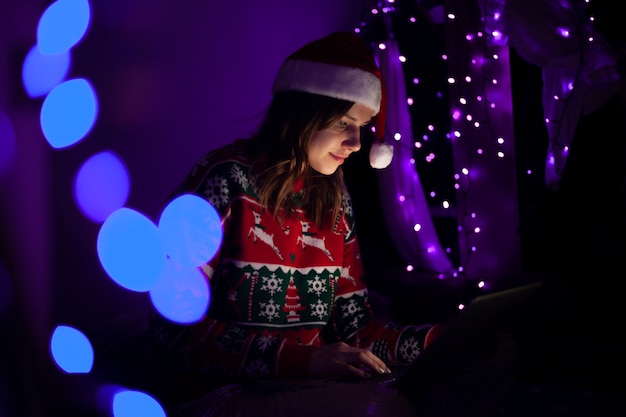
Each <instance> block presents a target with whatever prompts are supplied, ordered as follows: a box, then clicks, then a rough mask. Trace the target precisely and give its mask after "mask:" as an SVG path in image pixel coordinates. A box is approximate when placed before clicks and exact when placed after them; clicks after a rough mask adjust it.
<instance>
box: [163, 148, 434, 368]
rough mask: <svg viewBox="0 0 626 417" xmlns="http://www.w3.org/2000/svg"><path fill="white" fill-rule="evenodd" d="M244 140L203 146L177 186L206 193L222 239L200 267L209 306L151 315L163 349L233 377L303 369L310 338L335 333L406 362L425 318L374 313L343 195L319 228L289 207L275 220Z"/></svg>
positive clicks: (334, 337)
mask: <svg viewBox="0 0 626 417" xmlns="http://www.w3.org/2000/svg"><path fill="white" fill-rule="evenodd" d="M249 167H250V159H249V157H248V155H247V142H246V140H238V141H236V142H234V143H233V144H230V145H227V146H224V147H222V148H220V149H217V150H214V151H211V152H209V153H208V154H207V155H206V156H205V157H204V158H202V159H201V160H200V161H199V162H198V163H197V164H196V165H195V166H194V167H193V169H192V171H191V172H190V174H189V175H188V177H187V178H186V179H185V181H184V182H183V184H182V185H181V187H179V189H178V190H177V191H176V193H175V194H176V195H180V194H182V193H193V194H196V195H199V196H202V197H203V198H205V199H206V200H207V201H208V202H210V203H211V204H212V205H213V206H214V207H215V209H216V210H217V211H218V213H219V214H220V217H221V220H222V226H223V229H224V241H223V242H222V245H221V247H220V250H219V252H218V254H216V256H215V257H214V258H213V259H212V260H211V261H210V262H209V263H208V264H206V265H204V266H202V267H201V270H202V271H203V272H204V274H205V276H206V277H207V279H208V280H209V283H210V286H211V302H210V307H209V311H208V312H207V314H206V316H205V317H204V318H203V320H201V321H200V322H198V323H196V324H193V325H189V326H179V325H175V324H173V323H170V322H167V321H166V320H164V319H162V318H160V317H159V315H158V314H156V313H154V314H153V319H154V320H153V322H152V325H153V333H154V335H155V338H156V339H158V343H159V344H160V346H161V347H162V349H163V350H166V351H169V353H170V354H172V356H176V354H179V355H180V356H179V359H180V361H179V363H178V365H177V366H181V367H183V368H187V369H190V370H191V369H193V370H195V371H206V372H211V373H217V374H222V375H224V376H227V377H229V378H232V379H235V380H237V379H254V378H263V377H271V376H292V377H302V376H305V375H306V374H307V371H308V364H309V359H310V354H311V348H312V347H313V346H320V345H322V344H326V343H332V342H336V341H344V342H346V343H348V344H350V345H354V346H359V347H363V348H367V349H370V350H372V351H373V352H374V353H375V354H377V355H378V356H379V357H381V358H382V359H383V360H387V361H397V360H400V361H412V360H414V359H415V358H416V357H417V355H419V352H420V351H421V349H422V348H423V343H424V339H425V337H426V333H427V332H428V330H429V329H430V325H422V326H399V325H397V324H394V323H385V322H382V321H380V320H377V319H374V316H373V312H372V309H371V306H370V304H369V301H368V296H367V294H368V293H367V287H366V285H365V283H364V282H363V281H362V276H363V268H362V263H361V258H360V251H359V246H358V240H357V237H356V234H355V229H354V217H353V212H352V204H351V201H350V198H349V195H348V194H346V195H345V196H344V199H343V201H342V211H341V213H340V218H339V219H338V221H336V222H335V224H334V225H332V227H328V228H325V229H324V232H322V231H321V230H319V229H318V228H317V226H316V225H315V224H314V223H313V222H311V221H310V220H309V219H308V218H307V216H306V213H304V212H303V210H301V209H300V208H298V207H297V205H296V207H294V208H293V209H292V213H291V216H289V217H288V218H286V219H283V220H282V221H281V222H279V221H277V220H276V219H275V218H274V217H273V215H272V214H271V212H270V211H268V210H264V207H261V206H260V204H259V200H258V196H257V193H256V186H255V182H254V177H252V176H251V175H250V173H249Z"/></svg>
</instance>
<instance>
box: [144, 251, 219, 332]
mask: <svg viewBox="0 0 626 417" xmlns="http://www.w3.org/2000/svg"><path fill="white" fill-rule="evenodd" d="M150 300H151V301H152V304H153V305H154V307H155V308H156V310H157V311H158V312H159V313H160V314H161V315H162V316H163V317H165V318H167V319H169V320H171V321H173V322H176V323H183V324H190V323H194V322H197V321H199V320H200V319H201V318H202V316H203V315H204V313H206V311H207V308H208V306H209V302H210V289H209V284H208V282H207V280H206V279H205V278H204V275H202V273H201V272H200V270H199V269H198V268H194V267H185V266H182V265H180V264H177V263H176V262H175V261H173V260H171V259H170V260H168V261H167V264H166V268H165V272H164V273H163V275H162V276H161V279H159V281H158V282H157V283H156V285H155V286H154V287H152V289H151V290H150Z"/></svg>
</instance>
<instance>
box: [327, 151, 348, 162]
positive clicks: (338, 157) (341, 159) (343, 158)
mask: <svg viewBox="0 0 626 417" xmlns="http://www.w3.org/2000/svg"><path fill="white" fill-rule="evenodd" d="M330 156H332V157H333V159H334V160H335V161H337V162H339V163H340V164H343V161H345V160H346V159H347V158H348V157H347V156H339V155H335V154H332V153H331V154H330Z"/></svg>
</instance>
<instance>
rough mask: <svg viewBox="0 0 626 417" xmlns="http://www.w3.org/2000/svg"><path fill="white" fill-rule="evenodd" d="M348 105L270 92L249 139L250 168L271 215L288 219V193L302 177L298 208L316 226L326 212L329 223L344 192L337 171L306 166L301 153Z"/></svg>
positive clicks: (300, 94) (301, 94)
mask: <svg viewBox="0 0 626 417" xmlns="http://www.w3.org/2000/svg"><path fill="white" fill-rule="evenodd" d="M353 104H354V103H352V102H350V101H346V100H339V99H334V98H331V97H326V96H321V95H317V94H310V93H304V92H299V91H285V92H279V93H276V94H274V97H273V99H272V101H271V103H270V105H269V108H268V110H267V113H266V114H265V117H264V119H263V121H262V123H261V126H260V127H259V129H258V130H257V132H256V133H255V134H254V135H253V136H252V138H251V139H252V143H253V146H254V148H255V151H256V154H257V155H258V157H257V159H256V160H255V161H253V164H252V166H251V169H252V174H253V175H254V176H255V178H256V180H255V182H256V184H257V191H258V194H259V200H260V203H261V204H262V205H265V206H266V207H268V208H269V209H270V210H272V212H273V214H274V216H275V217H280V216H288V215H289V213H290V212H291V209H292V207H293V199H292V192H293V186H294V184H295V183H296V181H297V180H298V179H299V178H300V177H302V179H303V181H304V189H303V190H304V194H303V200H302V208H303V210H304V211H305V212H306V213H307V215H308V216H310V218H311V219H313V221H314V222H315V224H316V225H317V226H318V227H320V228H321V227H322V225H323V224H324V218H325V216H328V215H329V210H332V212H331V213H332V218H331V219H335V218H336V217H337V215H338V214H339V211H340V209H341V203H342V198H343V196H344V194H345V185H344V181H343V171H342V170H341V167H339V168H338V169H337V170H336V171H335V172H334V173H333V174H331V175H323V174H320V173H318V172H316V171H315V170H313V168H311V166H310V165H309V163H308V159H307V151H308V149H309V144H310V143H311V138H312V137H313V135H314V134H315V133H316V132H317V131H319V130H322V129H326V128H328V127H329V126H331V125H332V123H335V122H336V121H338V120H339V119H340V118H341V117H343V116H344V115H345V114H346V113H347V112H348V110H350V108H351V107H352V105H353Z"/></svg>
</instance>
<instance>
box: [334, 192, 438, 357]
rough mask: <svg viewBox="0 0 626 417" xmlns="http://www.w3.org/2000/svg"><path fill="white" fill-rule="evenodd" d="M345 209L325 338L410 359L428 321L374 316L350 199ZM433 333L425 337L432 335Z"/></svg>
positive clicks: (423, 337) (419, 346)
mask: <svg viewBox="0 0 626 417" xmlns="http://www.w3.org/2000/svg"><path fill="white" fill-rule="evenodd" d="M346 204H348V206H347V207H348V209H347V210H345V213H347V215H346V216H345V222H346V224H347V225H348V228H347V233H346V239H345V245H344V257H343V267H342V271H343V272H342V274H341V278H340V279H339V282H338V288H337V296H336V298H335V302H334V306H333V315H332V319H331V323H330V324H329V326H331V328H330V329H326V332H325V335H326V336H327V338H326V340H327V341H329V342H330V341H332V340H333V338H335V340H342V341H344V342H346V343H348V344H350V345H352V346H357V347H361V348H365V349H368V350H370V351H372V352H373V353H374V354H376V355H377V356H378V357H379V358H381V359H383V360H385V361H401V362H411V361H413V360H414V359H415V358H416V357H417V356H418V355H419V354H420V352H421V351H422V350H423V349H424V347H425V342H426V339H427V336H428V335H429V332H430V330H431V329H432V328H433V325H431V324H421V325H399V324H397V323H394V322H388V321H383V320H379V319H375V318H374V314H373V311H372V308H371V305H370V303H369V299H368V289H367V286H366V284H365V282H364V281H363V266H362V260H361V253H360V248H359V242H358V239H357V236H356V232H355V228H354V220H353V219H352V218H351V216H350V214H351V213H352V210H351V207H350V201H349V200H347V202H346ZM434 334H435V333H434V332H433V334H432V335H431V336H430V337H428V340H430V339H432V337H433V336H434Z"/></svg>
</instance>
